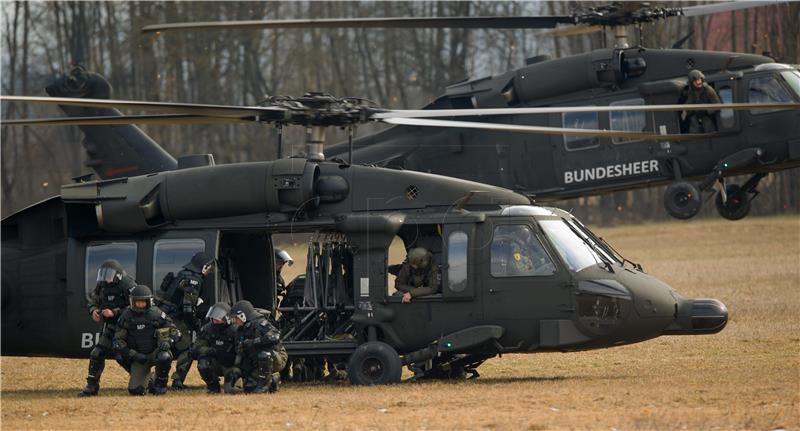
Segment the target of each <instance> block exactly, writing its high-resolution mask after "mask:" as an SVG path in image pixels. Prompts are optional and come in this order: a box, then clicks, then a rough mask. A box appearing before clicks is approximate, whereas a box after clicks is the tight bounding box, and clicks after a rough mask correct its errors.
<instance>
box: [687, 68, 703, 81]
mask: <svg viewBox="0 0 800 431" xmlns="http://www.w3.org/2000/svg"><path fill="white" fill-rule="evenodd" d="M696 79H701V80H703V81H705V80H706V76H705V75H703V72H701V71H699V70H697V69H692V70H691V71H689V82H692V81H694V80H696Z"/></svg>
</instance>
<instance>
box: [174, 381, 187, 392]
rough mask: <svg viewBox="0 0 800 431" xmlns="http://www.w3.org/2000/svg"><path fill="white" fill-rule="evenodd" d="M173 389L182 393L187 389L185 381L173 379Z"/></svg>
mask: <svg viewBox="0 0 800 431" xmlns="http://www.w3.org/2000/svg"><path fill="white" fill-rule="evenodd" d="M171 389H172V390H173V391H182V390H184V389H187V387H186V385H184V384H183V380H178V379H173V380H172V386H171Z"/></svg>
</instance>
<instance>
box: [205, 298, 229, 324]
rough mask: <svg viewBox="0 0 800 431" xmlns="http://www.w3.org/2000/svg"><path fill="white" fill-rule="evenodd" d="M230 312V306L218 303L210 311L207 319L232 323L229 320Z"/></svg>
mask: <svg viewBox="0 0 800 431" xmlns="http://www.w3.org/2000/svg"><path fill="white" fill-rule="evenodd" d="M230 312H231V306H230V305H228V304H227V303H226V302H217V303H216V304H214V305H212V306H211V308H209V309H208V313H206V319H208V320H211V319H217V320H223V321H225V323H226V324H227V323H230V320H229V319H228V313H230Z"/></svg>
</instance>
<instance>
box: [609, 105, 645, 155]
mask: <svg viewBox="0 0 800 431" xmlns="http://www.w3.org/2000/svg"><path fill="white" fill-rule="evenodd" d="M642 105H644V99H642V98H637V99H628V100H618V101H616V102H612V103H611V104H610V106H642ZM609 120H610V124H611V130H621V131H625V132H644V131H646V130H645V129H646V127H647V117H646V114H645V113H644V112H611V113H609ZM634 141H635V139H624V138H614V139H613V142H614V143H615V144H625V143H628V142H634Z"/></svg>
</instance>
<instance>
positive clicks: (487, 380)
mask: <svg viewBox="0 0 800 431" xmlns="http://www.w3.org/2000/svg"><path fill="white" fill-rule="evenodd" d="M624 378H626V377H625V376H602V377H600V376H519V377H479V378H477V379H421V380H417V381H412V380H410V379H408V380H404V381H403V383H411V384H442V383H445V384H446V383H450V384H454V385H457V384H464V383H468V384H474V385H503V384H509V383H536V382H541V383H546V382H569V381H591V380H617V379H624Z"/></svg>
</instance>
